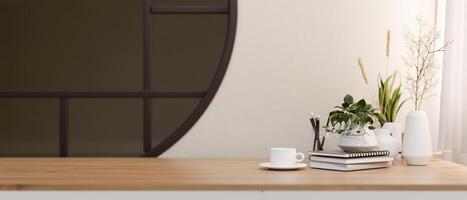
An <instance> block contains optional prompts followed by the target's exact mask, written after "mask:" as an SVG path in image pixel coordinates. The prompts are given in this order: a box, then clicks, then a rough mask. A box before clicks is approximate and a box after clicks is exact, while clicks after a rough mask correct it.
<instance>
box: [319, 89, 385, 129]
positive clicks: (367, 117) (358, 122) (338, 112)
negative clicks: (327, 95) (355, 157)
mask: <svg viewBox="0 0 467 200" xmlns="http://www.w3.org/2000/svg"><path fill="white" fill-rule="evenodd" d="M376 111H377V110H376V108H373V106H372V105H371V104H367V103H366V101H365V100H364V99H361V100H359V101H358V102H354V98H353V97H352V96H351V95H346V96H345V97H344V102H343V103H342V105H341V106H336V107H335V109H334V110H333V111H331V112H330V113H329V118H328V121H327V123H326V131H328V132H333V133H338V134H341V133H344V132H347V131H350V130H352V129H354V128H359V129H360V130H363V133H361V132H360V131H358V133H361V134H365V129H364V128H365V127H367V126H368V128H369V129H370V130H372V129H374V127H373V126H372V125H373V123H374V122H375V119H378V120H379V118H383V119H384V115H381V114H380V113H378V112H376Z"/></svg>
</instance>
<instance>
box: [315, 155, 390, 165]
mask: <svg viewBox="0 0 467 200" xmlns="http://www.w3.org/2000/svg"><path fill="white" fill-rule="evenodd" d="M393 160H394V159H393V158H392V157H388V156H377V157H363V158H332V157H322V156H310V161H312V162H313V161H320V162H329V163H337V164H361V163H375V162H390V161H393Z"/></svg>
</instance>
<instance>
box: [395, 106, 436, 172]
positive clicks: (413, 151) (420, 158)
mask: <svg viewBox="0 0 467 200" xmlns="http://www.w3.org/2000/svg"><path fill="white" fill-rule="evenodd" d="M405 123H406V124H405V133H404V139H403V141H402V156H403V158H404V160H405V161H407V164H409V165H426V164H427V163H428V162H429V161H430V160H431V158H432V157H433V150H432V143H431V134H430V128H429V124H428V118H427V116H426V113H425V112H424V111H412V112H410V113H409V114H408V115H407V120H406V122H405Z"/></svg>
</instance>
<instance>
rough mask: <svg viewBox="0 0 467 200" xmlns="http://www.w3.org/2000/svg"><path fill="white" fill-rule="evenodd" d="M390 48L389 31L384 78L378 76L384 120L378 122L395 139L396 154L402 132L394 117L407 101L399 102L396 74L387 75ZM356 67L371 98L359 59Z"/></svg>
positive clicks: (389, 33)
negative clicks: (358, 68)
mask: <svg viewBox="0 0 467 200" xmlns="http://www.w3.org/2000/svg"><path fill="white" fill-rule="evenodd" d="M390 46H391V31H390V30H388V31H387V34H386V73H385V74H386V77H385V78H383V77H382V76H381V75H379V76H378V109H379V112H380V113H381V114H382V115H384V119H383V118H380V119H379V120H378V121H379V124H380V126H381V127H382V128H383V129H388V130H389V132H390V135H391V136H392V137H394V138H395V139H396V143H397V144H396V145H398V147H397V152H400V151H401V148H400V146H401V144H402V130H401V125H400V123H398V122H396V117H397V114H398V113H399V110H400V109H401V107H402V105H404V103H405V102H406V101H407V99H406V100H401V97H402V89H401V88H402V86H401V84H400V83H397V77H398V76H397V75H398V72H397V71H395V72H393V73H391V74H388V71H389V57H390ZM358 65H359V67H360V71H361V73H362V77H363V80H364V82H365V84H366V86H367V88H368V90H369V94H370V97H371V96H372V90H371V89H370V86H369V85H368V79H367V78H366V74H365V68H364V65H363V62H362V60H361V58H359V59H358Z"/></svg>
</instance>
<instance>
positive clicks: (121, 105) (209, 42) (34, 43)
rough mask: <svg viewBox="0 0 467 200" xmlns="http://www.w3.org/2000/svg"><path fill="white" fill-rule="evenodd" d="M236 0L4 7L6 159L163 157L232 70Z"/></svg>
mask: <svg viewBox="0 0 467 200" xmlns="http://www.w3.org/2000/svg"><path fill="white" fill-rule="evenodd" d="M236 10H237V4H236V0H196V1H195V0H153V1H151V0H138V1H135V0H2V1H0V24H1V25H2V31H0V44H1V45H0V156H141V155H143V156H158V155H160V154H161V153H163V152H164V151H165V150H167V149H168V148H169V147H170V146H172V145H173V144H174V143H176V142H177V141H178V140H179V139H180V138H181V137H182V136H183V135H184V134H185V133H186V132H187V131H189V129H190V128H191V127H192V126H193V125H194V124H195V123H196V121H197V120H198V119H199V117H200V116H201V115H202V114H203V112H204V110H205V109H206V108H207V107H208V105H209V103H210V102H211V100H212V98H213V97H214V95H215V94H216V92H217V89H218V88H219V86H220V84H221V82H222V79H223V77H224V74H225V71H226V69H227V66H228V63H229V59H230V55H231V53H232V49H233V43H234V38H235V31H236V18H237V12H236Z"/></svg>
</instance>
